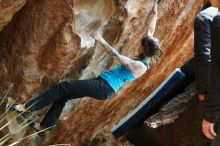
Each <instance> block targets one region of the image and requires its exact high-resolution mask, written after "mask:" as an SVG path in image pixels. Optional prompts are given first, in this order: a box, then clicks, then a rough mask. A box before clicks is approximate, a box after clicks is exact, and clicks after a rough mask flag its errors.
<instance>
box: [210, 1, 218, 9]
mask: <svg viewBox="0 0 220 146" xmlns="http://www.w3.org/2000/svg"><path fill="white" fill-rule="evenodd" d="M211 4H212V6H213V7H217V8H219V9H220V0H211Z"/></svg>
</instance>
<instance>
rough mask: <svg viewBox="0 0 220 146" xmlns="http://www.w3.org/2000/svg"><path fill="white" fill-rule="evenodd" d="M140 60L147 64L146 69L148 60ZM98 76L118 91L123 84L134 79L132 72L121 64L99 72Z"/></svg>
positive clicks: (148, 64) (148, 65) (148, 66)
mask: <svg viewBox="0 0 220 146" xmlns="http://www.w3.org/2000/svg"><path fill="white" fill-rule="evenodd" d="M141 62H143V63H144V64H145V65H146V66H147V69H149V68H150V63H149V62H147V61H145V60H141ZM100 77H101V78H102V79H104V80H105V81H107V82H108V84H109V85H110V87H111V88H112V89H113V90H114V91H115V92H116V91H118V90H119V89H120V88H121V87H122V86H123V85H124V84H126V83H128V82H131V81H133V80H135V77H134V76H133V74H132V72H131V71H130V70H129V69H127V68H126V67H125V66H123V65H121V64H120V65H117V66H116V67H115V68H113V69H112V70H109V71H105V72H103V73H101V74H100Z"/></svg>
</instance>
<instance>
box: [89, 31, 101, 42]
mask: <svg viewBox="0 0 220 146" xmlns="http://www.w3.org/2000/svg"><path fill="white" fill-rule="evenodd" d="M91 36H92V37H93V38H94V39H95V40H97V41H100V40H101V39H102V36H101V35H100V34H99V33H98V32H97V31H94V32H92V34H91Z"/></svg>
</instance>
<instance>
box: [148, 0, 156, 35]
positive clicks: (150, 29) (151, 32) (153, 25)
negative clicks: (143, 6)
mask: <svg viewBox="0 0 220 146" xmlns="http://www.w3.org/2000/svg"><path fill="white" fill-rule="evenodd" d="M157 1H158V0H154V6H153V8H152V10H151V15H152V16H151V20H150V24H149V27H148V30H147V36H153V35H154V32H155V29H156V25H157Z"/></svg>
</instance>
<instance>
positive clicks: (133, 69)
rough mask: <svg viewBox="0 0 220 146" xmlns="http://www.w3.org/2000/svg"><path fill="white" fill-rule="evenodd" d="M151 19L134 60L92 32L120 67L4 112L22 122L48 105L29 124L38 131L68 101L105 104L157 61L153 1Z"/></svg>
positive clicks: (60, 85) (61, 86) (50, 122)
mask: <svg viewBox="0 0 220 146" xmlns="http://www.w3.org/2000/svg"><path fill="white" fill-rule="evenodd" d="M151 15H152V17H151V21H150V24H149V28H148V30H147V35H146V36H145V37H143V39H142V40H141V43H142V47H140V48H139V49H138V55H137V56H136V57H135V59H131V58H129V57H126V56H123V55H121V54H120V53H119V52H118V51H117V50H115V49H114V48H113V47H111V46H110V45H109V44H108V43H107V42H106V41H105V40H104V39H103V38H102V36H101V35H99V33H98V32H93V33H92V34H91V36H92V37H93V38H94V39H95V40H97V41H99V42H100V43H101V44H102V45H103V46H104V48H105V49H106V51H108V52H109V54H110V55H113V56H115V58H117V59H118V60H119V62H120V63H121V64H119V65H117V66H116V67H114V68H113V69H111V70H108V71H105V72H103V73H101V74H100V75H99V76H98V77H96V78H92V79H87V80H70V81H62V82H60V83H57V84H56V85H55V86H53V87H52V88H50V89H48V90H47V91H45V92H44V93H42V94H40V95H38V96H37V97H35V98H33V99H31V100H30V101H28V102H27V103H25V104H11V105H8V108H9V109H11V110H14V111H16V112H18V113H20V114H21V115H22V116H23V117H25V118H29V117H30V115H31V114H32V112H34V111H37V110H40V109H42V108H44V107H46V106H48V105H50V104H52V107H51V108H50V109H49V111H48V112H47V113H46V115H45V117H44V119H43V120H42V121H41V122H40V123H37V122H33V123H32V127H33V128H35V130H37V131H39V130H42V129H44V128H49V127H52V126H53V125H55V124H56V123H57V121H58V119H59V117H60V115H61V112H62V110H63V108H64V106H65V103H66V102H67V101H68V100H70V99H76V98H82V97H85V96H89V97H93V98H96V99H99V100H105V99H107V98H108V97H110V96H111V95H112V94H113V93H115V92H117V91H118V90H119V89H120V88H121V87H122V86H123V85H124V84H125V83H127V82H130V81H133V80H135V79H137V78H139V77H141V76H142V75H143V74H144V73H145V72H146V71H147V70H148V69H149V68H150V64H151V60H152V58H158V57H159V56H160V55H161V50H160V46H159V42H158V40H157V39H156V38H155V37H153V34H154V31H155V28H156V20H157V0H155V1H154V6H153V8H152V10H151ZM41 134H42V133H41ZM40 136H41V135H40Z"/></svg>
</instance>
